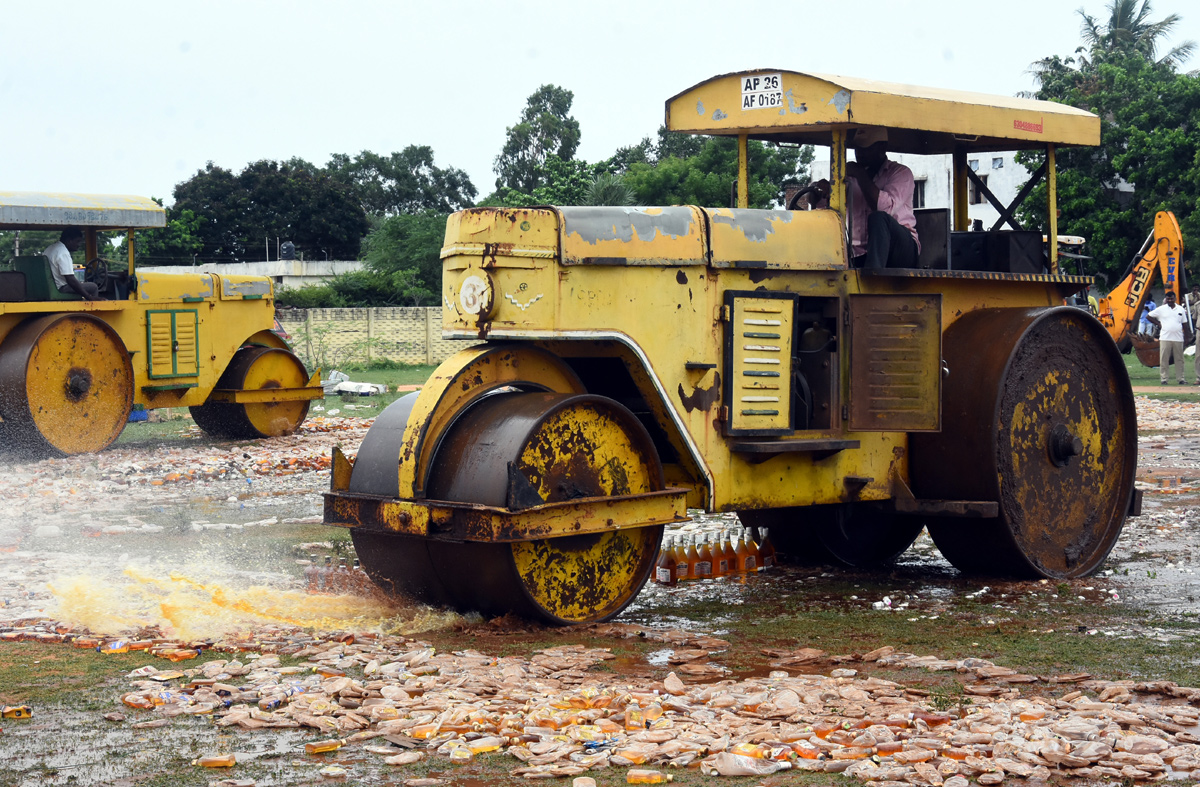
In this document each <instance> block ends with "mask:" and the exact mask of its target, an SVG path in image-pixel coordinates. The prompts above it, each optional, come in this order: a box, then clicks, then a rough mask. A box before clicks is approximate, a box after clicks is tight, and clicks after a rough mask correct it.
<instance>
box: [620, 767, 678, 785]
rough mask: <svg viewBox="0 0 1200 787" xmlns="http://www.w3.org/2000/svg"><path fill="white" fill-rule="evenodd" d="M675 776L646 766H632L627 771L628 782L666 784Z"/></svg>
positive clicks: (626, 780) (626, 779) (626, 781)
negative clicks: (648, 768)
mask: <svg viewBox="0 0 1200 787" xmlns="http://www.w3.org/2000/svg"><path fill="white" fill-rule="evenodd" d="M673 778H674V777H673V776H672V775H671V774H669V773H663V772H662V771H651V770H646V769H644V768H630V769H629V770H628V771H626V772H625V783H626V784H666V783H667V782H669V781H671V780H672V779H673Z"/></svg>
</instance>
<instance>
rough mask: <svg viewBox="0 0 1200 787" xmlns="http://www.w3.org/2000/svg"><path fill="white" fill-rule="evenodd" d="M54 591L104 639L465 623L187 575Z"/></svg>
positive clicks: (85, 582) (352, 599) (128, 574)
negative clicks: (152, 630)
mask: <svg viewBox="0 0 1200 787" xmlns="http://www.w3.org/2000/svg"><path fill="white" fill-rule="evenodd" d="M49 587H50V591H51V592H52V593H53V595H54V600H55V605H54V606H52V607H51V608H50V609H48V610H47V612H48V613H49V614H51V615H52V616H53V617H55V618H56V619H57V620H58V621H60V622H62V623H65V624H68V625H71V626H74V627H80V628H86V629H88V630H89V631H91V632H92V633H94V634H99V635H102V636H117V635H121V634H127V633H130V632H134V631H137V630H139V629H142V628H145V627H149V626H156V627H158V628H160V629H161V630H162V631H163V633H164V634H165V635H166V636H170V637H176V638H179V639H183V640H197V639H219V638H221V637H224V636H227V635H230V634H233V633H242V632H246V631H247V630H252V629H253V628H255V627H257V626H262V625H268V624H274V625H284V626H295V627H298V628H303V629H312V630H314V631H334V630H345V629H352V630H356V631H377V632H379V633H386V634H417V633H420V632H423V631H430V630H433V629H439V628H444V627H447V626H450V625H452V624H454V623H455V622H456V621H459V620H461V618H460V617H459V616H458V615H456V614H455V613H452V612H444V611H441V610H435V609H431V608H429V607H425V606H421V605H418V604H405V603H402V602H399V601H395V602H393V601H390V600H387V599H385V598H382V597H379V598H376V597H372V598H367V597H363V596H356V595H350V594H344V595H310V594H308V593H305V592H303V591H301V590H293V589H280V588H276V587H268V586H264V585H248V586H240V585H238V584H236V583H234V582H232V581H226V580H223V579H210V580H206V581H201V580H198V579H196V578H195V577H194V576H191V575H189V574H187V573H184V572H182V571H169V572H163V573H159V572H155V571H151V570H148V569H137V568H126V569H125V570H124V572H123V573H122V575H121V578H120V579H117V580H109V579H107V578H105V579H100V578H98V577H94V576H87V575H84V576H71V577H60V578H58V579H56V580H55V581H54V582H52V583H50V586H49Z"/></svg>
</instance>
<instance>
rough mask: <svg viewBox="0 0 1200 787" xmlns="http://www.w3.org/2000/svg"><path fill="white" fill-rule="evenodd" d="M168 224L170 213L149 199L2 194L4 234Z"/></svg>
mask: <svg viewBox="0 0 1200 787" xmlns="http://www.w3.org/2000/svg"><path fill="white" fill-rule="evenodd" d="M166 224H167V214H166V211H165V210H163V207H162V206H161V205H159V204H158V203H156V202H155V201H154V200H151V199H147V198H146V197H132V196H128V195H125V194H64V193H43V192H38V191H0V229H3V230H34V229H46V228H58V227H80V228H92V229H104V230H112V229H145V228H150V227H165V226H166Z"/></svg>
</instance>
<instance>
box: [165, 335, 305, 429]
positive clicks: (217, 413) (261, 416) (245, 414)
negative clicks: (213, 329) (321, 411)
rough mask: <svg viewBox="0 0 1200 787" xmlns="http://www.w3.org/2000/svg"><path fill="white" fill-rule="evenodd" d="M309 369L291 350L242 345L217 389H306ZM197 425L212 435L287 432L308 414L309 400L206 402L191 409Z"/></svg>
mask: <svg viewBox="0 0 1200 787" xmlns="http://www.w3.org/2000/svg"><path fill="white" fill-rule="evenodd" d="M307 381H308V370H306V369H305V368H304V364H303V363H302V362H301V361H300V359H299V358H297V357H296V356H295V355H293V354H292V353H291V352H290V351H288V350H283V349H280V348H278V347H243V348H242V349H240V350H238V351H237V354H236V355H234V356H233V360H232V361H230V362H229V366H227V367H225V371H224V372H223V373H222V374H221V377H220V379H219V380H217V386H216V387H217V389H220V390H233V391H258V390H269V389H272V388H303V387H304V386H305V384H306V383H307ZM188 411H189V412H190V413H191V414H192V418H193V419H195V421H196V425H197V426H199V427H200V428H201V429H203V430H204V431H205V432H207V433H208V434H210V435H212V436H213V437H223V438H233V439H247V440H257V439H260V438H264V437H279V436H280V435H288V434H292V433H293V432H295V431H296V430H297V429H299V428H300V424H302V423H304V419H305V418H306V417H308V400H307V399H303V400H294V401H287V402H245V403H243V402H205V403H204V404H202V405H199V406H196V407H190V408H188Z"/></svg>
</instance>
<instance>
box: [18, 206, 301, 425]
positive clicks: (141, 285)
mask: <svg viewBox="0 0 1200 787" xmlns="http://www.w3.org/2000/svg"><path fill="white" fill-rule="evenodd" d="M164 224H165V213H164V211H163V208H162V207H161V206H159V205H158V204H157V203H155V202H153V201H152V200H148V199H143V198H139V197H126V196H119V195H79V194H36V193H30V192H0V228H3V229H51V228H55V227H59V228H61V227H66V226H79V227H82V228H83V229H84V231H85V240H87V242H88V243H89V250H91V251H92V252H93V254H92V255H90V256H89V259H90V258H91V256H95V254H94V252H95V251H103V249H98V248H97V245H96V232H98V231H101V230H119V231H124V232H125V233H126V236H127V238H129V240H130V244H129V246H130V253H129V260H128V265H129V270H130V271H131V272H134V275H135V276H136V278H137V287H136V289H135V290H134V294H132V295H131V296H130V297H129V298H128V299H125V300H107V301H82V300H78V301H76V300H63V301H47V302H36V301H23V302H22V301H4V302H0V341H3V340H4V338H5V337H6V336H8V335H9V334H10V333H11V332H12V331H13V330H14V329H15V328H16V326H17V325H19V324H20V323H21V322H22V321H23V320H24V319H27V318H29V317H33V316H36V315H43V314H71V315H76V314H89V315H92V316H94V317H97V318H98V319H100V320H102V321H103V322H104V323H105V324H106V325H108V326H109V327H110V328H111V329H112V330H114V331H115V332H116V335H117V336H119V337H120V342H121V345H122V348H123V352H125V353H127V354H128V355H129V356H130V357H132V359H133V361H132V367H133V397H134V403H135V404H137V405H140V406H141V407H142V408H143V409H154V408H158V407H194V406H199V405H202V404H204V403H205V401H206V400H207V398H208V395H209V393H210V392H211V391H213V390H214V389H215V387H216V384H217V381H218V380H219V378H220V377H221V375H222V373H223V372H224V371H225V368H226V367H227V366H228V365H229V363H230V361H231V359H232V358H233V356H234V355H235V354H236V353H237V352H238V350H239V349H241V348H242V347H243V346H245V345H263V346H268V347H277V348H285V347H286V343H285V342H284V341H283V340H282V339H280V338H279V337H277V336H275V334H273V333H272V332H271V329H272V328H273V326H274V317H275V300H274V293H273V290H272V286H271V281H270V279H268V278H266V277H255V276H212V275H207V274H193V273H182V274H156V273H141V272H136V271H134V268H133V265H134V259H135V257H134V243H133V234H134V230H135V229H138V228H143V227H161V226H163V225H164ZM0 262H3V260H0ZM108 267H109V269H110V270H112V271H115V270H118V269H121V268H124V267H125V264H124V262H121V263H117V262H109V265H108ZM172 315H174V317H172ZM290 374H291V380H292V381H291V382H289V383H287V384H285V385H281V386H280V387H279V388H278V389H277V390H276V391H274V392H272V393H270V394H262V393H259V394H254V393H248V394H244V398H243V399H241V400H239V399H237V395H236V393H230V392H225V395H227V396H232V397H233V400H234V401H236V402H239V403H241V402H245V403H246V405H247V406H248V407H251V408H255V407H257V408H265V407H267V406H268V405H270V404H272V403H273V402H275V401H277V400H280V399H287V400H288V403H287V407H288V408H290V409H295V408H296V407H297V406H298V407H306V406H307V403H308V401H310V400H311V399H312V398H314V391H313V389H312V387H311V386H310V385H307V384H306V383H307V382H308V381H309V376H308V374H307V372H306V371H304V370H303V369H301V370H300V371H299V372H295V371H294V370H293V371H291V372H290ZM318 380H319V378H318ZM318 385H319V383H318ZM318 390H319V389H318ZM218 398H222V397H221V396H220V395H219V396H218ZM226 400H228V399H226ZM264 417H265V416H264ZM106 444H107V443H106Z"/></svg>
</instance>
